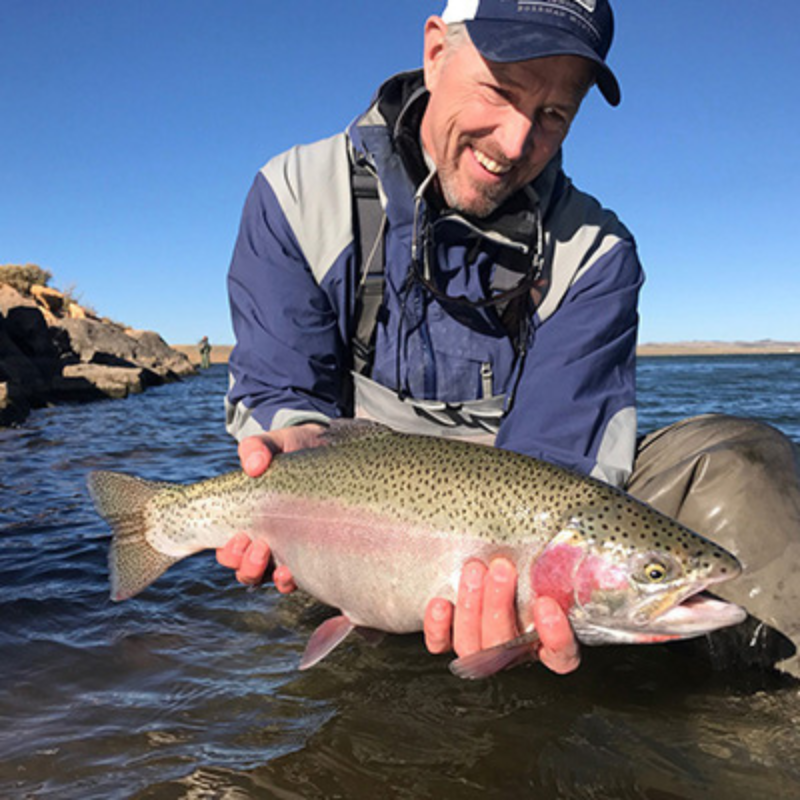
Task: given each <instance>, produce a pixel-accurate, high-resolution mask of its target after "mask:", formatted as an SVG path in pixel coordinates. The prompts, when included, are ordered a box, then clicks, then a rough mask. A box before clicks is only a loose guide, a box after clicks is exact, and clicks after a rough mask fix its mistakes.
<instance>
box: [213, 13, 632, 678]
mask: <svg viewBox="0 0 800 800" xmlns="http://www.w3.org/2000/svg"><path fill="white" fill-rule="evenodd" d="M461 23H465V25H464V24H461ZM612 32H613V20H612V15H611V10H610V8H609V6H608V4H607V2H604V0H600V2H598V3H596V4H595V3H592V4H588V3H579V2H562V1H561V0H553V1H552V2H545V3H535V4H530V3H516V2H511V3H509V2H497V0H495V2H481V3H477V4H476V3H469V2H451V3H449V4H448V6H447V8H446V9H445V12H444V15H443V17H442V18H439V17H432V18H431V19H429V20H428V22H427V23H426V27H425V46H424V83H423V76H422V75H418V74H413V75H401V76H397V77H396V78H394V79H391V80H390V81H388V82H387V83H386V84H385V85H384V86H383V87H382V89H381V91H380V92H379V94H378V97H377V99H376V101H375V103H374V104H373V106H372V107H371V109H370V110H369V111H368V112H367V113H366V114H365V115H364V116H363V117H362V118H361V119H360V120H358V121H357V122H356V124H355V125H353V126H352V127H351V128H350V130H349V131H348V132H347V134H346V135H342V136H340V137H335V138H334V139H333V140H328V141H327V142H325V143H319V144H317V145H316V146H314V145H312V146H311V147H308V148H301V149H296V150H294V151H292V152H290V153H289V154H285V155H284V156H280V157H278V158H277V159H275V160H273V162H271V164H270V165H268V166H267V167H266V168H265V170H264V171H263V172H262V174H261V175H260V176H259V177H258V178H257V179H256V183H255V184H254V187H253V190H252V191H251V194H250V196H249V198H248V202H247V206H246V208H245V211H244V214H243V222H242V229H241V232H240V237H239V240H238V243H237V247H236V251H235V254H234V258H233V263H232V266H231V273H230V294H231V304H232V312H233V318H234V326H235V330H236V334H237V346H236V349H235V351H234V353H233V355H232V357H231V362H230V368H231V376H232V387H231V390H230V393H229V397H228V401H229V409H228V411H229V424H230V429H231V430H232V432H233V433H234V435H236V436H237V438H239V439H240V454H241V458H242V463H243V466H244V468H245V470H246V471H247V472H248V473H249V474H251V475H256V474H259V473H260V472H261V471H263V469H265V468H266V466H267V464H268V462H269V458H270V453H271V452H275V451H290V450H293V449H297V448H298V447H302V446H306V445H308V444H312V443H313V441H314V439H315V437H316V435H317V432H318V430H319V428H318V426H317V425H315V424H314V423H316V422H323V421H325V420H327V419H329V418H331V417H335V416H341V415H351V414H353V412H354V410H355V411H357V412H358V414H359V416H371V417H373V418H378V419H382V420H384V421H386V422H389V423H390V424H393V425H394V427H398V428H401V429H407V430H420V431H422V432H434V433H441V432H446V433H448V434H450V435H461V436H470V437H471V438H481V437H475V436H473V434H475V432H476V431H479V432H482V433H483V434H484V435H483V437H482V440H484V441H486V440H491V439H492V438H494V436H495V435H496V436H497V444H498V445H499V446H503V447H507V448H510V449H515V450H519V451H520V452H525V453H529V454H532V455H537V456H542V457H545V458H549V459H551V460H554V461H558V462H560V463H563V464H566V465H568V466H571V467H576V468H579V469H583V470H584V471H585V472H591V473H594V474H596V475H598V476H600V477H603V478H606V479H609V480H613V481H615V482H617V483H620V482H622V481H623V480H624V478H625V477H626V476H627V474H629V472H630V469H631V463H632V459H633V450H634V441H635V413H634V412H633V405H634V375H633V368H634V361H633V354H634V346H635V338H636V298H637V293H638V289H639V286H640V284H641V282H642V275H641V269H640V266H639V263H638V260H637V258H636V254H635V248H634V244H633V241H632V239H631V237H630V235H629V234H628V232H627V231H626V230H625V229H624V228H623V227H622V226H621V225H620V224H619V223H618V221H617V220H616V218H615V217H614V216H613V215H612V214H611V213H610V212H607V211H605V210H603V209H602V208H601V207H600V206H599V205H598V204H597V203H596V202H595V201H594V200H593V199H591V198H589V197H588V196H586V195H584V194H582V193H580V192H578V191H577V190H576V189H575V188H574V187H572V186H571V184H570V182H569V181H568V179H567V178H566V177H565V176H564V174H563V172H562V170H561V167H560V148H561V144H562V142H563V141H564V139H565V138H566V136H567V133H568V131H569V127H570V124H571V123H572V121H573V119H574V118H575V116H576V114H577V112H578V109H579V107H580V104H581V101H582V100H583V97H584V96H585V94H586V92H587V91H588V90H589V88H590V87H591V86H592V85H593V84H594V83H595V82H596V83H597V84H598V86H599V88H600V90H601V91H602V92H603V94H604V96H605V97H606V98H607V99H608V101H609V102H610V103H611V104H613V105H616V104H617V103H618V102H619V88H618V86H617V82H616V79H615V78H614V76H613V74H612V73H611V71H610V70H609V68H608V67H607V66H606V64H605V56H606V54H607V52H608V49H609V47H610V44H611V38H612ZM349 158H352V159H353V160H356V161H359V162H362V163H364V164H366V165H367V166H368V168H369V169H371V170H372V171H374V172H375V173H376V174H377V178H378V181H379V182H380V186H381V194H382V195H383V204H384V208H385V213H386V224H385V232H384V241H383V247H384V250H385V254H386V256H385V257H386V266H385V270H386V279H385V284H386V285H385V292H384V302H383V308H382V310H381V314H380V315H379V318H378V321H377V324H376V330H375V336H374V358H373V359H372V361H371V368H370V369H369V370H368V372H369V374H368V375H359V376H357V378H356V381H357V384H356V387H355V395H356V397H355V409H354V408H353V404H352V403H351V402H350V401H349V399H348V395H349V394H350V393H351V392H352V391H353V389H352V385H351V381H352V379H351V377H350V375H349V365H350V363H351V358H352V357H351V354H350V352H349V349H350V340H351V327H352V321H353V320H352V313H351V312H352V307H351V305H349V303H350V301H349V299H348V298H349V297H350V294H351V293H352V292H353V291H354V290H355V286H356V282H357V279H358V276H359V275H360V274H361V270H362V267H363V265H362V263H361V261H362V260H363V259H361V258H359V254H358V253H357V252H356V250H357V242H356V240H355V238H354V234H353V222H352V200H351V198H350V185H351V175H350V172H351V167H350V164H349V161H348V159H349ZM576 239H577V241H576ZM360 255H361V256H363V255H364V254H363V253H362V254H360ZM414 259H417V260H418V261H419V265H418V266H414V265H412V267H411V269H409V267H410V263H411V262H412V261H413V260H414ZM409 275H413V276H414V277H413V278H409ZM493 282H494V283H493ZM487 297H488V298H490V299H491V298H494V297H499V298H500V302H497V303H496V304H495V305H482V303H483V302H484V301H485V300H486V299H487ZM506 297H507V298H508V299H504V298H506ZM462 298H466V300H463V299H462ZM414 401H421V402H422V405H415V403H414ZM431 402H432V403H433V406H436V405H437V404H438V406H440V407H443V408H445V411H446V414H445V415H448V414H451V416H448V419H447V420H446V424H447V425H448V428H444V427H443V426H442V425H440V424H439V423H438V422H437V412H436V410H435V409H433V410H431V405H430V404H431ZM470 403H472V404H474V405H473V407H472V408H467V410H466V412H465V411H464V409H465V407H466V406H469V404H470ZM426 404H427V405H426ZM442 404H448V405H447V406H443V405H442ZM567 405H568V406H569V407H570V408H571V409H572V414H573V417H572V419H570V420H565V419H564V415H563V409H564V407H565V406H567ZM456 409H458V412H459V413H460V416H458V415H457V414H456ZM452 414H456V419H455V421H454V419H453V418H452ZM476 420H478V422H476ZM265 431H270V432H269V433H265ZM251 434H255V436H252V435H251ZM246 543H247V540H246V539H244V538H241V537H237V538H235V539H234V540H232V542H231V543H230V544H229V545H228V547H227V548H225V550H224V551H222V552H221V553H220V560H221V561H222V563H224V564H226V565H228V566H231V567H234V568H236V569H237V571H238V572H237V574H238V576H239V578H240V579H241V580H243V581H247V582H249V581H253V580H257V579H259V578H260V576H261V575H262V574H263V572H264V566H265V563H266V559H267V557H268V553H267V552H266V550H265V549H264V548H263V545H261V544H258V543H255V544H253V545H252V547H250V548H249V550H246V549H245V545H246ZM515 578H516V576H515V575H514V572H513V567H512V565H511V564H509V563H508V562H506V561H504V560H498V561H496V562H493V563H492V565H490V567H489V568H488V570H487V567H486V566H484V565H482V564H478V563H474V564H470V565H468V566H467V567H466V568H465V570H464V574H463V576H462V583H461V587H460V592H459V602H458V604H457V608H456V609H455V614H454V613H453V609H452V608H451V607H450V605H449V604H448V603H445V602H444V601H434V602H432V603H431V606H430V607H429V611H428V616H427V619H426V625H425V633H426V641H427V643H428V646H429V648H430V649H431V650H432V651H434V652H442V651H444V650H447V649H449V648H450V645H451V620H452V619H453V617H454V623H452V624H453V626H454V627H453V634H452V638H453V641H454V645H455V649H456V651H457V652H459V653H460V654H462V655H463V654H466V653H468V652H472V651H474V650H476V649H479V648H480V647H485V646H490V645H492V644H495V643H499V642H500V641H504V640H506V639H509V638H511V637H513V636H514V635H515V633H516V630H515V625H516V621H515V619H514V614H513V612H512V610H511V609H512V605H513V592H514V587H515ZM274 579H275V581H276V584H277V585H278V587H279V588H281V589H287V588H290V587H291V581H290V580H287V579H286V576H285V574H284V571H282V570H281V571H278V572H276V574H275V575H274ZM536 611H537V627H538V628H539V630H540V633H541V635H542V639H543V641H544V643H545V645H544V647H543V649H542V652H541V653H540V656H541V658H542V660H543V661H544V662H545V663H548V665H549V666H551V667H552V668H554V669H556V670H558V671H568V670H570V669H573V668H574V667H575V666H577V663H578V650H577V647H576V645H575V642H574V639H573V637H572V634H571V631H570V629H569V625H568V623H567V622H566V619H565V618H564V616H563V613H562V612H561V609H560V608H559V607H558V606H557V605H556V604H555V603H552V602H549V601H548V600H547V599H546V598H545V599H543V600H542V601H541V602H540V603H539V606H538V607H537V609H536Z"/></svg>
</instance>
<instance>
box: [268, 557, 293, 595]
mask: <svg viewBox="0 0 800 800" xmlns="http://www.w3.org/2000/svg"><path fill="white" fill-rule="evenodd" d="M272 581H273V583H274V584H275V588H276V589H277V590H278V591H279V592H280V593H281V594H289V593H290V592H293V591H294V590H295V589H296V588H297V584H296V583H295V582H294V578H293V577H292V571H291V570H290V569H289V567H287V566H286V565H285V564H283V565H281V566H280V567H276V568H275V571H274V572H273V573H272Z"/></svg>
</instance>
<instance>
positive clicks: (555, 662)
mask: <svg viewBox="0 0 800 800" xmlns="http://www.w3.org/2000/svg"><path fill="white" fill-rule="evenodd" d="M533 620H534V625H535V626H536V630H537V632H538V633H539V637H540V639H541V640H542V646H541V648H540V649H539V658H540V659H541V661H542V663H543V664H544V665H545V666H546V667H549V668H550V669H551V670H553V672H557V673H559V674H560V675H564V674H566V673H567V672H572V671H573V670H575V669H577V668H578V665H579V664H580V663H581V651H580V647H579V645H578V641H577V639H576V638H575V634H574V632H573V630H572V627H571V625H570V624H569V620H568V619H567V615H566V614H565V613H564V611H563V610H562V608H561V606H560V605H559V604H558V603H557V602H556V601H555V600H553V599H552V598H550V597H540V598H539V599H538V600H536V602H535V603H534V606H533Z"/></svg>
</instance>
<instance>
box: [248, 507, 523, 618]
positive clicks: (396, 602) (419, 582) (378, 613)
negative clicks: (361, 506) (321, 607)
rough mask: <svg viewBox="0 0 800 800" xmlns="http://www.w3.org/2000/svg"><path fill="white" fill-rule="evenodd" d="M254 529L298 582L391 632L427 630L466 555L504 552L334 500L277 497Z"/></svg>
mask: <svg viewBox="0 0 800 800" xmlns="http://www.w3.org/2000/svg"><path fill="white" fill-rule="evenodd" d="M256 529H257V530H256V531H254V533H256V535H260V536H264V538H266V539H267V540H268V542H269V543H270V547H271V548H272V550H273V552H274V554H275V560H276V562H277V563H279V564H286V565H287V566H288V567H289V568H290V569H291V571H292V575H293V576H294V579H295V582H296V583H297V585H298V587H300V588H301V589H303V590H304V591H306V592H308V593H309V594H311V595H312V596H314V597H315V598H316V599H318V600H320V601H321V602H323V603H325V604H326V605H329V606H332V607H334V608H338V609H340V610H341V611H342V612H343V613H344V614H345V615H346V616H347V617H348V618H349V619H350V620H351V621H352V622H354V623H355V624H357V625H362V626H366V627H372V628H377V629H380V630H384V631H388V632H391V633H410V632H412V631H418V630H421V629H422V623H423V618H424V614H425V607H426V606H427V604H428V601H429V600H431V599H432V598H433V597H444V598H446V599H449V600H455V597H456V592H457V588H458V581H459V577H460V574H461V568H462V566H463V565H464V563H465V562H466V561H468V560H469V559H470V558H480V559H482V560H484V561H486V560H488V559H489V558H491V557H492V556H493V555H496V554H497V552H498V548H497V547H496V546H494V545H492V543H491V542H487V541H485V540H482V539H480V538H478V537H476V536H474V535H473V536H470V535H469V534H464V535H463V536H459V535H454V534H453V533H445V532H441V531H435V530H430V529H427V528H423V527H422V526H415V525H413V524H408V523H405V524H404V523H401V522H398V521H396V520H392V519H390V518H388V517H386V516H383V515H376V514H371V513H369V512H365V511H360V510H353V509H348V508H346V507H343V506H342V505H341V504H338V503H336V502H332V501H331V502H329V501H309V500H303V499H300V500H298V499H297V498H286V499H285V500H280V501H276V500H274V499H272V500H271V501H270V502H269V503H268V504H267V505H266V507H265V508H264V509H263V512H262V514H261V515H260V517H259V520H258V522H257V523H256ZM509 555H510V554H509Z"/></svg>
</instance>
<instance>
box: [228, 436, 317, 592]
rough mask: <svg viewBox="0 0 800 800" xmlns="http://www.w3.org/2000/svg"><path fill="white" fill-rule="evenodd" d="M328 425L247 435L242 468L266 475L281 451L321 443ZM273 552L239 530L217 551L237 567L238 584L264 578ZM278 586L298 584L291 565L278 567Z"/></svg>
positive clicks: (241, 455)
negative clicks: (293, 576)
mask: <svg viewBox="0 0 800 800" xmlns="http://www.w3.org/2000/svg"><path fill="white" fill-rule="evenodd" d="M324 430H325V428H324V427H323V426H322V425H317V424H315V423H307V424H305V425H296V426H294V427H291V428H281V429H280V430H277V431H270V432H269V433H264V434H261V435H260V436H248V437H247V438H246V439H242V441H241V442H239V461H241V464H242V469H243V470H244V471H245V472H246V473H247V474H248V475H249V476H250V477H251V478H257V477H258V476H259V475H263V474H264V472H266V470H267V467H269V465H270V463H271V462H272V459H273V458H274V456H275V455H277V454H278V453H291V452H294V451H295V450H303V449H305V448H306V447H316V446H317V445H319V444H320V435H321V434H322V433H323V432H324ZM270 557H271V553H270V550H269V546H268V545H267V543H266V542H265V541H263V540H259V541H251V539H250V537H249V536H248V535H247V534H246V533H237V534H236V535H235V536H233V537H232V538H231V539H229V540H228V542H227V544H226V545H225V546H224V547H222V548H220V549H219V550H217V561H218V562H219V563H220V564H222V566H223V567H229V568H230V569H235V570H236V579H237V580H238V581H239V583H246V584H256V583H260V582H261V581H262V580H263V579H264V574H265V573H266V571H267V567H268V566H269V561H270ZM272 580H273V581H274V582H275V587H276V588H277V590H278V591H279V592H282V593H284V594H286V593H288V592H292V591H294V590H295V589H296V588H297V587H296V586H295V584H294V580H293V579H292V573H291V572H290V570H289V568H288V567H285V566H281V567H278V568H277V569H276V570H275V572H274V573H273V575H272Z"/></svg>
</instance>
